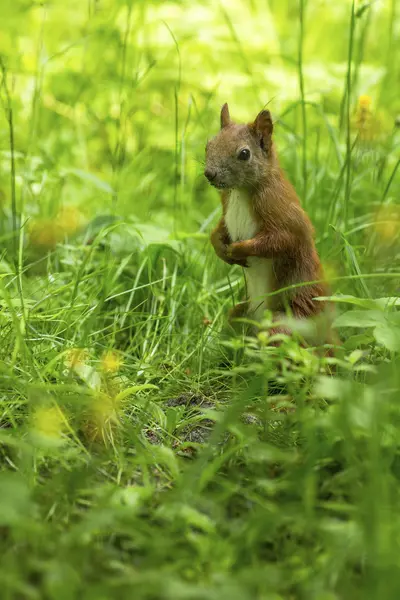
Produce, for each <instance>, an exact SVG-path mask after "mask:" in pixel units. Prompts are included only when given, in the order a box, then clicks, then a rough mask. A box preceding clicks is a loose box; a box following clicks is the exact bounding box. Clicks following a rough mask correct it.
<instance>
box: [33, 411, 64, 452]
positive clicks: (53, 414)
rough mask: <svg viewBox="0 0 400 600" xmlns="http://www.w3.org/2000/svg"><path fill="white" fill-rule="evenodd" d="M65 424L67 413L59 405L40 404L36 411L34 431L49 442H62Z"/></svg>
mask: <svg viewBox="0 0 400 600" xmlns="http://www.w3.org/2000/svg"><path fill="white" fill-rule="evenodd" d="M65 426H66V419H65V415H64V414H63V412H62V411H61V409H60V408H59V407H58V406H39V407H37V408H36V410H35V411H34V414H33V418H32V430H33V433H34V434H36V435H37V436H39V437H40V438H42V440H45V441H46V442H47V443H49V442H50V443H53V444H54V443H60V442H61V441H62V434H63V432H64V430H65Z"/></svg>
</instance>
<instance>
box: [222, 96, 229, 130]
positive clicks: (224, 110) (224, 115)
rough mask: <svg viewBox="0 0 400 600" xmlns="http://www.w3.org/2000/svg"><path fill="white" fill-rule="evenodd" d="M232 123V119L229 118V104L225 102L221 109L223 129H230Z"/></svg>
mask: <svg viewBox="0 0 400 600" xmlns="http://www.w3.org/2000/svg"><path fill="white" fill-rule="evenodd" d="M230 122H231V118H230V116H229V107H228V104H227V103H226V102H225V104H224V105H223V107H222V108H221V129H224V128H225V127H228V125H229V124H230Z"/></svg>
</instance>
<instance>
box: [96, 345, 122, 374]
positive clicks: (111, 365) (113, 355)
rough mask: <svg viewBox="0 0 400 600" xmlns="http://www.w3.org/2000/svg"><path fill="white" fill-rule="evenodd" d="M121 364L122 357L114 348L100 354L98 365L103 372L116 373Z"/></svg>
mask: <svg viewBox="0 0 400 600" xmlns="http://www.w3.org/2000/svg"><path fill="white" fill-rule="evenodd" d="M121 365H122V358H121V355H120V354H119V353H118V352H115V350H107V352H105V353H104V354H103V356H102V359H101V362H100V366H101V369H102V371H104V372H105V373H117V372H118V371H119V370H120V368H121Z"/></svg>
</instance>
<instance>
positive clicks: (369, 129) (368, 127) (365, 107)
mask: <svg viewBox="0 0 400 600" xmlns="http://www.w3.org/2000/svg"><path fill="white" fill-rule="evenodd" d="M371 107H372V99H371V96H368V95H366V94H363V95H361V96H360V97H359V98H358V104H357V111H356V117H355V127H356V131H357V135H358V137H359V139H360V140H361V141H371V140H373V139H374V138H376V137H377V134H378V122H377V121H376V119H375V118H374V115H373V112H372V109H371Z"/></svg>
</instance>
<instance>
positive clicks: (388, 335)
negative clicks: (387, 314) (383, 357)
mask: <svg viewBox="0 0 400 600" xmlns="http://www.w3.org/2000/svg"><path fill="white" fill-rule="evenodd" d="M374 337H375V339H376V341H377V342H378V344H381V345H382V346H384V347H385V348H387V349H388V350H390V351H391V352H399V351H400V328H398V327H395V326H393V325H392V324H390V323H382V324H380V325H378V326H377V327H375V329H374Z"/></svg>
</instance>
